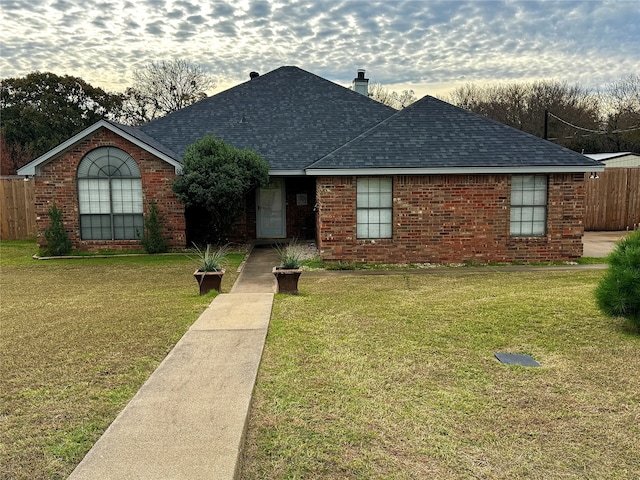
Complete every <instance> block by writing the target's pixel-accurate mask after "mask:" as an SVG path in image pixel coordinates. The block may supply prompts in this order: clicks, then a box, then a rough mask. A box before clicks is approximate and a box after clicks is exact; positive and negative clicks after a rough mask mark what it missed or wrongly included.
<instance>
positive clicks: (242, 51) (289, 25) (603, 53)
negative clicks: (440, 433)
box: [0, 0, 640, 94]
mask: <svg viewBox="0 0 640 480" xmlns="http://www.w3.org/2000/svg"><path fill="white" fill-rule="evenodd" d="M38 1H39V5H36V4H35V3H34V2H33V1H27V0H24V1H18V0H14V1H7V0H5V1H3V3H2V9H3V17H4V21H5V25H4V29H3V31H4V33H3V37H4V38H3V39H2V58H0V68H1V69H2V72H3V76H21V75H25V74H26V73H28V72H30V71H33V70H41V71H48V70H52V71H55V73H59V74H72V75H77V76H81V77H83V78H84V79H85V80H87V81H88V82H90V83H92V84H95V85H100V86H103V87H106V88H108V89H111V90H122V89H124V88H125V87H126V86H128V85H130V84H131V78H132V76H131V75H132V72H133V70H134V69H136V68H140V67H141V66H143V65H144V64H145V63H148V62H150V61H160V60H166V59H170V58H184V59H187V60H189V61H192V62H195V63H199V64H202V65H204V66H206V67H207V68H208V69H210V71H211V72H212V73H213V74H215V75H216V77H218V80H219V82H218V83H219V84H220V85H222V86H229V85H232V84H235V83H238V82H239V81H245V80H246V79H247V78H248V72H250V71H252V70H257V71H260V72H263V73H264V72H266V71H269V70H272V69H274V68H277V67H279V66H281V65H297V66H300V67H301V68H304V69H307V70H309V71H312V72H314V73H316V74H318V75H320V76H323V77H326V78H329V79H331V80H334V81H337V82H338V83H342V84H345V85H346V84H348V83H349V82H350V80H351V79H352V78H353V76H354V74H355V71H356V69H357V68H366V69H367V75H368V76H369V77H370V78H372V79H374V80H375V81H378V82H381V83H384V84H387V85H390V86H402V87H404V88H413V89H415V90H416V91H417V92H419V93H420V94H425V93H434V92H433V91H429V88H430V86H431V87H433V86H435V85H440V84H446V85H449V86H452V85H459V84H461V83H465V82H467V81H490V80H494V81H516V80H519V79H525V80H533V79H541V78H548V79H551V78H552V79H558V80H567V81H569V82H571V83H573V82H579V83H581V84H583V85H585V86H590V87H596V86H598V85H602V84H604V83H607V82H609V81H612V80H614V79H617V78H620V77H622V76H624V75H627V74H628V73H637V72H638V71H640V54H639V53H638V51H640V48H639V47H640V26H639V25H640V12H639V10H638V8H637V6H636V5H635V3H632V2H626V1H580V2H574V1H566V0H563V1H556V2H553V1H544V2H535V1H505V2H495V1H471V0H469V1H442V2H440V1H398V2H396V1H393V2H389V1H379V2H376V1H368V2H364V1H356V0H331V1H329V0H320V1H314V2H305V1H282V2H275V1H266V0H255V1H253V0H244V1H240V2H238V1H236V0H228V1H220V0H215V1H211V2H201V1H188V0H142V1H138V2H132V1H124V0H110V1H103V2H86V1H81V0H55V1H46V0H38ZM27 39H28V40H27Z"/></svg>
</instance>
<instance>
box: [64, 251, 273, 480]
mask: <svg viewBox="0 0 640 480" xmlns="http://www.w3.org/2000/svg"><path fill="white" fill-rule="evenodd" d="M276 262H277V253H276V252H275V251H274V250H273V249H271V248H258V249H254V250H253V252H252V253H251V255H250V256H249V259H248V260H247V263H246V264H245V266H244V269H243V271H242V273H241V274H240V276H239V277H238V279H237V281H236V283H235V285H234V287H233V288H232V291H231V293H230V294H220V295H218V296H217V297H216V298H215V299H214V300H213V302H211V305H209V307H208V308H207V309H206V310H205V311H204V312H203V313H202V315H201V316H200V317H199V318H198V320H197V321H196V322H195V323H194V324H193V326H192V327H191V328H190V329H189V331H187V333H186V334H185V335H184V336H183V337H182V339H180V341H179V342H178V343H177V344H176V346H175V347H174V349H173V350H172V351H171V352H170V353H169V355H168V356H167V357H166V358H165V360H164V361H163V362H162V363H161V364H160V365H159V366H158V368H157V369H156V371H155V372H154V373H153V374H152V375H151V377H149V379H148V380H147V382H146V383H145V384H144V385H143V386H142V388H141V389H140V390H139V391H138V393H137V394H136V395H135V397H134V398H133V399H132V400H131V401H130V402H129V404H128V405H127V406H126V407H125V408H124V410H123V411H122V412H121V413H120V415H118V417H117V418H116V419H115V420H114V422H113V423H112V424H111V426H110V427H109V428H108V429H107V430H106V431H105V433H104V434H103V435H102V437H100V439H99V440H98V441H97V442H96V444H95V445H94V446H93V448H92V449H91V450H90V451H89V453H88V454H87V455H86V456H85V458H84V459H83V460H82V462H81V463H80V464H79V465H78V466H77V468H76V469H75V470H74V471H73V473H72V474H71V476H70V477H69V478H70V479H71V480H79V479H92V480H108V479H114V480H115V479H118V480H129V479H148V480H152V479H153V480H160V479H176V480H178V479H179V480H183V479H189V480H199V479H209V480H218V479H220V480H231V479H233V478H235V476H236V475H237V473H238V462H239V458H240V449H241V448H242V442H243V437H244V432H245V426H246V422H247V415H248V412H249V406H250V403H251V395H252V392H253V387H254V384H255V380H256V375H257V373H258V366H259V364H260V358H261V356H262V350H263V347H264V342H265V338H266V335H267V328H268V326H269V319H270V316H271V307H272V304H273V292H274V291H275V279H274V277H273V275H272V274H271V267H272V266H273V265H276ZM194 288H195V287H194Z"/></svg>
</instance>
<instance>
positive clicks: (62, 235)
mask: <svg viewBox="0 0 640 480" xmlns="http://www.w3.org/2000/svg"><path fill="white" fill-rule="evenodd" d="M47 214H48V215H49V218H50V219H51V225H50V226H49V227H47V228H46V229H45V230H44V238H45V239H46V240H47V254H49V255H52V256H54V257H59V256H61V255H68V254H69V253H71V240H69V235H67V231H66V230H65V229H64V223H63V222H62V212H61V211H60V210H59V209H58V207H57V206H56V205H53V207H51V208H50V209H49V211H48V212H47Z"/></svg>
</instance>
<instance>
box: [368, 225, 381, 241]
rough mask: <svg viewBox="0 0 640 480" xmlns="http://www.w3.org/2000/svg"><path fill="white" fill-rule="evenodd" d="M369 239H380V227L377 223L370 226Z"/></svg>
mask: <svg viewBox="0 0 640 480" xmlns="http://www.w3.org/2000/svg"><path fill="white" fill-rule="evenodd" d="M369 238H380V225H378V224H377V223H373V224H369Z"/></svg>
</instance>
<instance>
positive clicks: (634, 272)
mask: <svg viewBox="0 0 640 480" xmlns="http://www.w3.org/2000/svg"><path fill="white" fill-rule="evenodd" d="M607 261H608V263H609V269H608V270H607V273H606V274H605V276H604V277H603V278H602V280H601V281H600V283H599V284H598V287H597V288H596V301H597V304H598V307H599V308H600V310H602V312H603V313H604V314H606V315H608V316H611V317H625V318H628V319H629V320H630V321H631V322H632V323H633V324H635V326H636V327H637V328H639V329H640V230H636V231H635V232H632V233H630V234H628V235H627V236H626V237H625V238H624V239H622V240H621V241H620V242H618V244H617V246H616V248H615V250H614V251H613V252H611V254H610V255H609V256H608V257H607Z"/></svg>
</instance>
